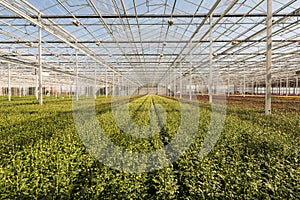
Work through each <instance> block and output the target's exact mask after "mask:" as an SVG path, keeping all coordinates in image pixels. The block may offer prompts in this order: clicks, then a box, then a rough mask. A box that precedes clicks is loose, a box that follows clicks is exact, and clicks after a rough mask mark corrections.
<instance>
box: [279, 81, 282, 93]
mask: <svg viewBox="0 0 300 200" xmlns="http://www.w3.org/2000/svg"><path fill="white" fill-rule="evenodd" d="M281 84H282V83H281V78H279V95H281Z"/></svg>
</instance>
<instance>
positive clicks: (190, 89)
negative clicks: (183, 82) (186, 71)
mask: <svg viewBox="0 0 300 200" xmlns="http://www.w3.org/2000/svg"><path fill="white" fill-rule="evenodd" d="M189 85H190V88H189V96H190V100H192V74H191V72H190V83H189Z"/></svg>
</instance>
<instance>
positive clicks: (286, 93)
mask: <svg viewBox="0 0 300 200" xmlns="http://www.w3.org/2000/svg"><path fill="white" fill-rule="evenodd" d="M289 90H290V88H289V75H287V77H286V83H285V96H288V95H289V93H290V91H289Z"/></svg>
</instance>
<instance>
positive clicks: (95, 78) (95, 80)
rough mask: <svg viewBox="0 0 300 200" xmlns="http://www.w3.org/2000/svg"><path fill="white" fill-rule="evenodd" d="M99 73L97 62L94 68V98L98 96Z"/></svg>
mask: <svg viewBox="0 0 300 200" xmlns="http://www.w3.org/2000/svg"><path fill="white" fill-rule="evenodd" d="M96 93H97V74H96V64H95V68H94V91H93V95H94V99H96V98H97V95H96Z"/></svg>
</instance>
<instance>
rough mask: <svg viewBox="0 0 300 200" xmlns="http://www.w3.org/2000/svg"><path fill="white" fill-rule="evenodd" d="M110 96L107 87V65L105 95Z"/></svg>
mask: <svg viewBox="0 0 300 200" xmlns="http://www.w3.org/2000/svg"><path fill="white" fill-rule="evenodd" d="M107 96H108V87H107V67H105V97H106V98H107Z"/></svg>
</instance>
